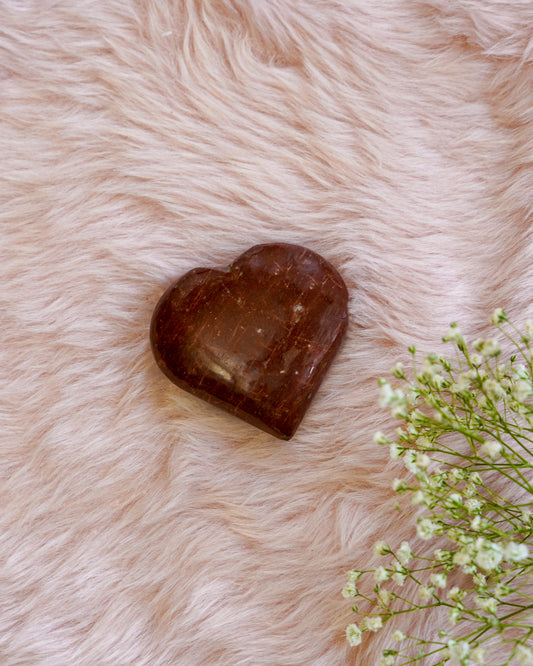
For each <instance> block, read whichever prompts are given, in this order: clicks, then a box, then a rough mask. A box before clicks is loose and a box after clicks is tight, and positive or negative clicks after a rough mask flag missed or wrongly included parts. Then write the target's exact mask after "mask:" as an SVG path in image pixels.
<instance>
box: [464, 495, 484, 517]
mask: <svg viewBox="0 0 533 666" xmlns="http://www.w3.org/2000/svg"><path fill="white" fill-rule="evenodd" d="M482 507H483V503H482V502H480V501H479V500H477V499H472V498H470V499H467V500H466V502H465V508H466V510H467V511H468V513H470V514H473V513H479V511H481V508H482Z"/></svg>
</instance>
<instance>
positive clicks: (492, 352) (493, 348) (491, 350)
mask: <svg viewBox="0 0 533 666" xmlns="http://www.w3.org/2000/svg"><path fill="white" fill-rule="evenodd" d="M500 351H501V350H500V345H499V344H498V341H497V340H495V339H494V338H489V339H488V340H485V344H484V345H483V349H482V350H481V354H482V356H498V354H499V353H500Z"/></svg>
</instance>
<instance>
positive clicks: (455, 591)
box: [446, 585, 466, 602]
mask: <svg viewBox="0 0 533 666" xmlns="http://www.w3.org/2000/svg"><path fill="white" fill-rule="evenodd" d="M446 596H447V597H448V599H451V600H452V601H455V602H457V601H461V600H462V599H464V598H465V596H466V592H465V591H464V590H461V589H460V588H458V587H457V585H454V586H453V587H452V588H451V589H450V590H448V594H447V595H446Z"/></svg>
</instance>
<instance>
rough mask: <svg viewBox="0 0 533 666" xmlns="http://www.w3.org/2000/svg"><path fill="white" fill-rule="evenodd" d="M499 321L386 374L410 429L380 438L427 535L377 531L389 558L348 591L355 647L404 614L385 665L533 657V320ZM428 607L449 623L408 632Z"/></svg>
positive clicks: (353, 574) (388, 398)
mask: <svg viewBox="0 0 533 666" xmlns="http://www.w3.org/2000/svg"><path fill="white" fill-rule="evenodd" d="M490 322H491V324H492V325H493V326H494V327H496V329H497V331H498V333H497V334H496V336H495V337H488V338H478V339H476V340H474V341H473V343H472V344H471V345H468V343H467V340H466V338H465V336H464V335H463V333H462V332H461V329H460V328H459V326H458V325H457V324H455V323H454V324H451V325H450V328H449V330H448V332H447V333H446V335H445V336H444V338H443V341H444V342H449V343H451V344H452V345H453V347H454V358H453V359H450V358H448V357H446V356H444V355H442V354H428V355H426V356H425V357H424V358H423V360H422V362H421V363H417V357H416V349H415V348H414V347H409V352H410V354H411V356H412V359H411V361H412V367H413V377H414V379H412V380H410V379H409V378H408V373H407V371H406V370H405V368H404V365H403V364H402V363H397V364H396V365H395V366H394V368H392V371H391V374H392V376H393V378H394V379H393V381H392V382H391V381H389V380H387V379H380V380H379V387H380V394H379V403H380V405H381V406H382V407H387V408H389V409H390V410H391V413H392V415H393V416H394V417H396V418H397V419H398V420H399V422H400V427H399V428H397V430H396V433H395V436H394V437H389V436H388V435H386V434H384V433H383V432H381V431H379V432H377V433H376V435H375V436H374V441H375V443H376V444H378V445H379V446H382V447H387V448H388V450H389V455H390V458H391V459H392V460H393V461H396V462H400V463H403V466H404V468H405V470H406V475H402V476H401V477H398V478H396V479H395V480H394V482H393V490H394V491H395V492H396V493H397V494H398V495H401V496H404V497H407V498H409V499H410V504H411V505H413V506H414V507H416V509H417V510H416V514H415V515H416V518H415V520H416V533H415V534H414V535H413V539H414V541H413V540H411V541H403V542H402V543H401V544H400V545H399V546H396V547H393V546H392V545H390V544H389V543H388V542H385V541H378V542H377V543H376V544H375V545H374V557H379V558H380V559H381V563H380V564H379V565H378V566H377V567H375V568H372V569H367V570H364V571H360V570H352V571H350V572H349V573H348V581H347V583H346V585H345V587H344V589H343V591H342V594H343V596H344V597H345V598H347V599H350V600H352V601H356V602H357V603H356V604H355V605H353V606H352V609H353V611H354V612H355V613H357V615H358V621H357V622H354V623H352V624H350V625H349V626H348V627H347V630H346V637H347V640H348V643H349V644H350V645H352V646H356V645H359V644H360V643H361V642H362V641H363V640H364V639H365V636H364V635H365V633H367V632H376V631H379V630H380V629H381V628H382V627H383V626H384V625H385V624H386V623H388V622H389V621H392V620H394V621H395V622H399V624H398V627H397V628H396V629H395V631H394V632H393V634H392V644H391V645H390V646H389V647H388V648H387V649H386V650H384V651H383V654H382V656H381V661H379V660H378V662H377V663H378V664H380V665H381V666H405V665H407V664H419V663H420V664H422V663H427V664H430V663H431V664H432V665H443V664H448V663H457V664H461V665H463V666H467V665H469V664H489V663H490V664H493V665H494V666H508V665H510V664H515V663H516V664H533V513H532V510H533V354H532V350H531V344H532V341H533V321H532V320H529V319H528V320H526V322H525V323H524V325H523V327H522V328H521V329H520V328H518V327H516V326H515V325H514V324H513V323H512V322H510V321H509V320H508V318H507V315H506V314H505V312H504V311H503V310H502V309H501V308H498V309H496V310H495V311H494V312H493V313H492V315H491V317H490ZM498 337H499V338H500V339H498ZM502 338H505V339H506V340H507V343H509V342H510V343H511V344H512V345H513V353H512V354H511V356H510V357H509V358H508V359H507V360H502V347H501V343H500V340H501V339H502ZM397 508H398V505H397ZM433 539H439V543H438V545H439V546H440V547H439V548H436V549H434V550H433V553H432V555H429V556H428V555H427V554H424V553H425V552H426V549H427V546H426V549H424V547H423V545H424V542H431V540H433ZM412 544H416V545H412ZM436 545H437V544H436ZM429 609H435V612H436V617H438V618H439V621H440V620H441V618H442V617H443V616H445V618H446V621H445V626H441V627H437V629H436V630H435V635H434V636H433V637H429V638H428V637H426V638H425V639H421V638H418V637H416V636H411V635H409V634H408V633H406V632H405V633H404V631H405V627H406V626H407V625H406V624H403V626H402V619H403V618H404V617H405V616H406V615H407V614H409V613H414V612H418V611H421V610H426V611H429ZM495 645H496V648H495V647H494V646H495ZM489 646H490V648H489ZM502 655H503V656H502ZM491 656H493V657H494V659H498V660H499V661H498V663H497V664H496V662H495V661H494V659H493V660H492V661H489V660H490V659H491Z"/></svg>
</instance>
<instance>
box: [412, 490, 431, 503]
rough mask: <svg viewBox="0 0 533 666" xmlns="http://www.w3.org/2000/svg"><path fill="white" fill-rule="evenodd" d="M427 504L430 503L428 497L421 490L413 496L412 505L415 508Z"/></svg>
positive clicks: (416, 491)
mask: <svg viewBox="0 0 533 666" xmlns="http://www.w3.org/2000/svg"><path fill="white" fill-rule="evenodd" d="M427 503H428V498H427V495H426V494H425V493H424V492H422V491H421V490H415V492H414V493H413V494H412V495H411V504H414V505H415V506H420V505H421V504H427Z"/></svg>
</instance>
